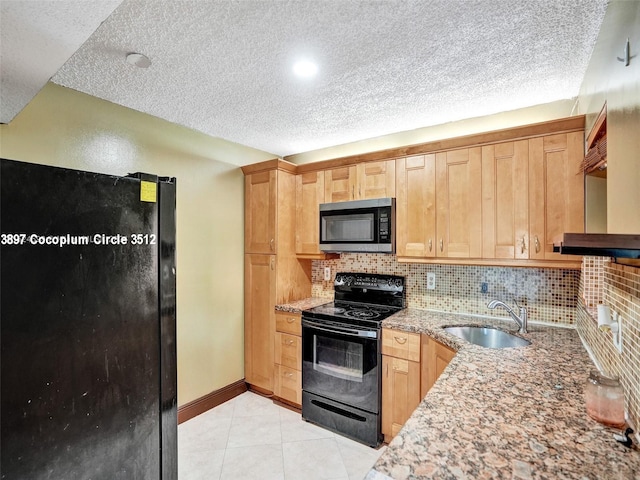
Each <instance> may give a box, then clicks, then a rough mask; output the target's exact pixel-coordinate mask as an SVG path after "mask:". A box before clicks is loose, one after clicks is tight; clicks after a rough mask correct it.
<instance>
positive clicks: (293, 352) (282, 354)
mask: <svg viewBox="0 0 640 480" xmlns="http://www.w3.org/2000/svg"><path fill="white" fill-rule="evenodd" d="M274 348H275V351H274V355H275V356H274V363H277V364H279V365H282V366H285V367H288V368H293V369H295V370H302V341H301V339H300V337H298V336H297V335H289V334H287V333H281V332H276V336H275V343H274Z"/></svg>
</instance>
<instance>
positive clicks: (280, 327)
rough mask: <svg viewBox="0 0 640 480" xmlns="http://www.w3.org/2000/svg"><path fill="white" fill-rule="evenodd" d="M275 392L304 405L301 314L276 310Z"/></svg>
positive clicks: (279, 395)
mask: <svg viewBox="0 0 640 480" xmlns="http://www.w3.org/2000/svg"><path fill="white" fill-rule="evenodd" d="M275 317H276V333H275V336H274V349H273V351H274V358H273V362H274V363H273V365H274V376H275V382H274V394H275V396H276V397H278V398H279V399H280V400H284V401H286V402H288V403H291V404H293V405H296V406H298V407H299V406H301V405H302V338H301V334H302V326H301V314H300V313H289V312H280V311H276V312H275Z"/></svg>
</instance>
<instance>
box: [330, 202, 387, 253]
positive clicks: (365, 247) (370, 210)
mask: <svg viewBox="0 0 640 480" xmlns="http://www.w3.org/2000/svg"><path fill="white" fill-rule="evenodd" d="M395 217H396V199H395V198H375V199H371V200H354V201H351V202H337V203H321V204H320V250H322V251H323V252H368V253H395V251H396V236H395Z"/></svg>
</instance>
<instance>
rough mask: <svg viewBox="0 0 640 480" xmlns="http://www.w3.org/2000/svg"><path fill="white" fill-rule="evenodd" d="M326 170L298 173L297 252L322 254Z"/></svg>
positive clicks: (299, 253) (300, 253) (301, 253)
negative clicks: (321, 240) (320, 210)
mask: <svg viewBox="0 0 640 480" xmlns="http://www.w3.org/2000/svg"><path fill="white" fill-rule="evenodd" d="M324 181H325V172H322V171H320V172H308V173H302V174H299V175H296V230H295V232H296V254H298V255H317V254H322V253H323V252H321V251H320V244H319V239H318V235H319V229H320V226H319V225H320V217H319V208H320V204H321V203H324Z"/></svg>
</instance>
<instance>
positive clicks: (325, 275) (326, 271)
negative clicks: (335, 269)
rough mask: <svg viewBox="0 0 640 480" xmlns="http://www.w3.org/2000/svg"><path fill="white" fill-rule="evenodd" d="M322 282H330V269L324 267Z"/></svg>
mask: <svg viewBox="0 0 640 480" xmlns="http://www.w3.org/2000/svg"><path fill="white" fill-rule="evenodd" d="M324 280H325V281H326V282H328V281H329V280H331V267H324Z"/></svg>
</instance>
